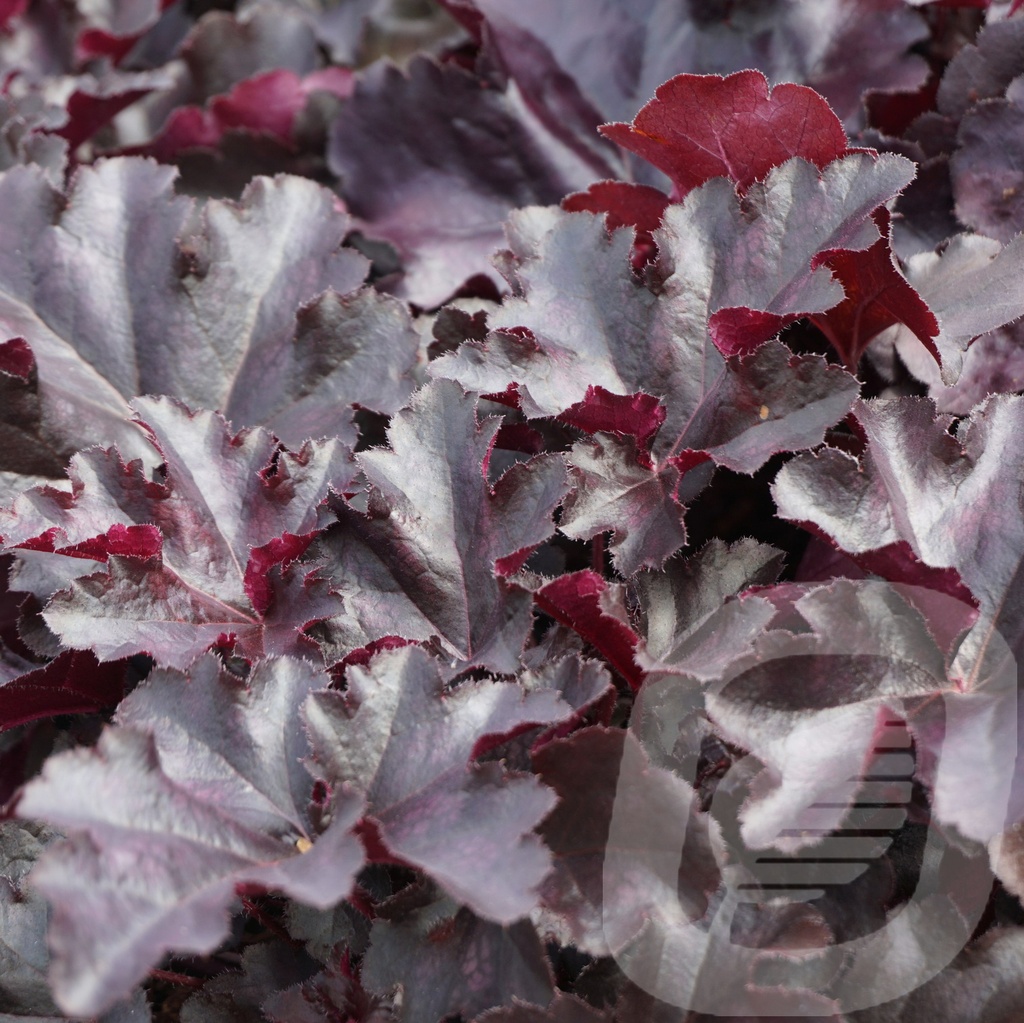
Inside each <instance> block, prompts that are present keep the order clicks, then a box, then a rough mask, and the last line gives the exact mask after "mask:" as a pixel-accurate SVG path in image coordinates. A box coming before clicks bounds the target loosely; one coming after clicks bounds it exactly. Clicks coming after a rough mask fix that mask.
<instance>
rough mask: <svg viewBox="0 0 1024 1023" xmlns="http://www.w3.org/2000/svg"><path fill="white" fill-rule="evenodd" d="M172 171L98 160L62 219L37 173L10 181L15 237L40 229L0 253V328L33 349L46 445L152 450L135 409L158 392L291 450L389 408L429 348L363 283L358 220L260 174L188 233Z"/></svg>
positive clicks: (23, 172) (401, 314) (1, 201)
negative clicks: (131, 412) (130, 406)
mask: <svg viewBox="0 0 1024 1023" xmlns="http://www.w3.org/2000/svg"><path fill="white" fill-rule="evenodd" d="M173 177H174V172H173V171H171V170H168V169H167V168H163V167H158V166H157V165H156V164H154V163H152V162H150V161H145V160H139V159H134V160H130V159H119V160H109V161H106V162H103V163H101V164H99V165H97V166H96V167H95V168H89V169H83V170H82V171H81V172H80V173H79V174H78V176H77V177H76V179H75V184H74V186H73V189H72V192H71V195H70V198H69V200H68V206H67V209H66V210H65V211H64V212H63V214H61V213H60V212H59V209H60V207H61V205H63V203H62V200H61V197H60V196H59V195H58V194H56V193H55V192H54V191H53V190H52V189H51V188H50V186H49V185H48V184H47V183H46V181H45V180H44V178H43V177H42V175H41V173H40V172H38V171H35V170H33V169H30V168H24V169H18V168H16V169H14V170H12V171H9V172H7V174H5V175H4V176H3V177H2V178H0V208H2V209H3V210H4V215H5V216H6V217H7V218H8V220H7V221H6V223H7V227H8V230H10V231H12V232H17V233H18V234H19V236H21V237H24V238H28V239H31V242H30V243H29V244H26V245H25V246H23V247H20V248H19V249H17V250H8V252H7V253H6V255H5V257H4V258H3V260H0V328H2V329H3V330H4V331H6V332H7V334H8V336H15V335H16V336H20V337H22V338H23V339H24V340H25V341H27V343H28V344H29V346H30V347H31V350H32V354H33V356H34V358H35V362H36V367H37V371H38V392H39V397H40V402H41V415H42V422H41V424H40V432H41V433H42V437H43V439H44V440H45V441H47V442H48V443H49V444H50V445H51V446H52V447H54V448H56V449H57V450H58V451H60V452H61V453H66V452H68V451H69V450H73V449H74V447H75V446H79V445H84V444H89V443H97V442H99V443H103V444H111V443H117V444H119V445H122V453H123V454H125V456H126V457H133V456H135V455H145V454H146V450H145V448H146V446H145V444H140V443H139V442H140V440H141V439H142V438H141V436H140V434H139V433H138V431H137V430H136V429H135V428H134V427H132V426H131V425H130V424H128V423H127V422H126V419H125V417H126V406H125V402H126V400H127V399H129V398H131V397H133V396H134V395H137V394H140V393H147V392H155V393H165V394H171V395H174V396H176V397H178V398H180V399H181V400H183V401H186V402H189V403H191V404H192V405H193V406H200V407H205V408H216V409H220V410H221V411H222V412H223V413H224V414H225V415H226V416H227V417H228V418H230V419H231V420H232V421H233V422H235V423H236V424H237V425H238V426H243V425H265V426H268V427H269V428H270V429H272V430H274V431H275V432H276V433H277V434H278V436H279V437H281V438H282V439H283V440H284V441H285V442H286V443H290V444H293V445H296V446H298V445H299V444H301V443H302V441H304V440H305V439H306V438H307V437H309V436H310V435H311V426H314V425H315V427H316V428H315V429H314V430H313V431H312V435H313V436H324V435H327V434H330V433H337V434H339V435H341V436H344V437H347V438H348V439H349V440H353V439H354V431H353V429H352V427H351V425H350V420H351V415H352V412H351V405H352V404H353V403H355V402H357V401H358V402H359V403H360V404H363V405H365V406H367V407H371V408H373V407H376V408H377V410H378V411H381V412H391V411H394V410H395V409H396V408H397V407H398V406H399V405H400V404H401V403H402V402H403V401H404V400H405V398H406V397H407V396H408V394H409V392H410V390H411V384H410V383H409V382H408V381H407V380H406V379H405V375H406V374H407V373H408V371H409V370H410V369H411V367H412V366H413V365H414V364H415V362H416V359H417V352H418V341H417V338H416V336H415V335H414V333H413V332H412V330H411V329H410V327H409V321H408V316H407V314H406V313H405V311H404V310H403V309H402V308H401V307H400V306H399V305H398V304H397V303H395V302H394V301H393V300H390V299H386V298H382V297H380V296H378V295H376V294H375V293H373V292H363V293H359V294H351V293H352V292H354V291H355V289H356V288H358V286H359V284H360V283H361V281H362V279H363V276H364V274H365V270H366V262H365V260H364V259H363V258H362V257H361V256H359V255H357V254H356V253H354V252H351V251H349V250H343V249H340V248H339V246H340V244H341V241H342V238H343V237H344V235H345V233H346V231H347V230H348V228H349V220H348V218H347V217H346V216H345V215H344V214H342V213H340V212H338V210H337V209H336V206H335V201H334V199H333V198H332V196H331V194H330V193H329V192H327V191H326V190H324V189H321V188H319V187H318V186H316V185H314V184H312V183H311V182H306V181H301V180H299V179H296V178H280V179H277V180H275V181H267V180H263V179H258V180H257V181H255V182H253V184H252V185H251V186H250V188H249V189H248V190H247V191H246V194H245V195H244V196H243V199H242V202H241V204H240V205H235V204H227V203H219V202H210V203H207V205H206V206H205V208H204V210H203V213H202V215H201V218H200V220H199V224H198V227H196V228H190V227H189V223H190V218H191V217H192V216H193V207H192V203H191V202H190V201H189V200H186V199H184V198H176V197H174V195H173V192H172V187H171V184H172V181H173ZM143 238H144V239H145V246H144V250H142V251H143V254H142V255H141V256H140V253H139V250H137V249H136V247H135V245H136V242H137V241H139V240H141V239H143ZM325 291H326V292H328V294H327V295H323V293H324V292H325ZM331 291H335V292H337V293H338V295H332V294H331ZM322 295H323V297H319V296H322ZM339 296H344V297H343V298H342V297H339ZM297 314H299V316H300V320H297V319H296V316H297ZM172 339H173V344H172V343H171V340H172ZM366 349H370V350H373V351H374V353H375V355H374V358H375V360H376V363H375V364H376V365H377V367H378V370H377V373H378V376H379V380H380V383H379V385H378V386H376V387H371V386H370V380H369V379H368V378H367V377H366V376H365V373H366V370H365V368H364V367H363V360H364V359H365V354H364V351H365V350H366ZM360 374H364V375H363V376H360ZM357 380H360V381H361V382H359V383H357V382H356V381H357ZM26 386H28V385H26ZM353 389H357V390H358V391H359V393H358V394H356V393H354V390H353ZM396 403H397V404H396ZM314 408H315V411H314ZM325 408H327V409H329V411H325Z"/></svg>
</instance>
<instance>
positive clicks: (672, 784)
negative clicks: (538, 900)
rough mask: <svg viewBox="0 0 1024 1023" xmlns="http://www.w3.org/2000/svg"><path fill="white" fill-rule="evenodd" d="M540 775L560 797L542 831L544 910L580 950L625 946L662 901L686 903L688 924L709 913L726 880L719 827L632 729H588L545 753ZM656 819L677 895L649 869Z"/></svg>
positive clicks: (539, 760) (538, 762) (539, 759)
mask: <svg viewBox="0 0 1024 1023" xmlns="http://www.w3.org/2000/svg"><path fill="white" fill-rule="evenodd" d="M627 760H628V761H629V767H628V768H625V767H623V766H622V765H623V764H624V763H625V761H627ZM620 768H621V775H622V777H620ZM534 769H535V770H536V771H537V773H538V775H539V776H540V778H541V779H542V780H543V781H544V782H545V783H546V784H548V785H551V786H552V787H553V788H554V789H555V791H556V792H557V793H558V796H559V802H558V805H557V807H556V808H555V811H554V812H553V813H552V814H551V815H550V816H549V817H548V818H547V819H546V820H545V821H544V824H543V826H542V828H541V834H542V835H543V837H544V841H545V842H546V843H547V844H548V846H549V847H550V848H551V850H552V852H553V853H554V855H555V873H554V875H553V876H552V877H551V878H550V880H549V881H548V882H547V884H546V885H545V887H544V891H543V895H544V904H545V906H546V907H547V908H548V909H549V910H550V911H551V912H553V913H556V914H557V915H558V916H559V917H560V918H561V919H562V920H563V921H564V924H565V926H566V927H567V928H568V931H569V933H570V934H571V935H572V939H573V942H574V943H575V944H576V945H577V946H578V947H579V948H581V949H583V950H585V951H588V952H590V953H592V954H594V955H607V954H608V952H609V951H610V950H613V951H619V950H621V948H622V947H623V946H625V945H626V944H627V942H628V940H629V939H633V938H634V937H636V936H637V934H638V933H639V932H641V931H642V930H643V929H644V922H645V920H649V919H650V916H651V909H652V908H653V907H654V906H656V905H658V904H661V905H666V907H667V908H668V903H669V902H677V901H682V902H685V903H686V904H687V908H688V909H689V911H690V914H691V918H693V919H699V918H700V917H701V916H702V915H703V913H704V911H705V909H706V908H707V907H708V905H709V899H710V896H711V894H712V893H713V892H714V891H715V890H716V889H717V887H718V884H719V880H720V878H719V872H718V867H717V865H716V863H715V858H714V855H713V853H712V850H711V845H710V841H711V839H710V835H711V833H713V832H714V831H715V830H716V828H717V826H716V825H715V824H714V823H713V822H712V821H711V820H710V819H709V818H706V817H704V816H703V815H700V814H699V813H698V812H697V808H696V806H695V802H694V795H693V790H692V789H691V788H690V786H689V785H687V784H686V782H684V781H683V780H682V779H681V778H679V777H678V776H676V775H674V774H672V773H671V772H670V771H666V770H663V769H662V768H660V767H656V766H654V765H653V764H651V763H650V762H649V761H648V759H647V757H646V755H645V754H644V752H643V750H642V748H641V747H640V745H639V743H638V742H637V741H636V739H635V738H634V736H633V735H632V733H631V732H628V731H625V730H623V729H614V728H613V729H605V728H588V729H584V730H583V731H581V732H577V733H576V734H575V735H574V736H572V737H571V738H569V739H564V740H561V741H558V742H552V743H548V744H547V745H546V746H544V747H543V748H542V749H540V750H539V751H538V752H537V753H535V755H534ZM654 821H657V822H659V827H660V828H661V836H660V838H659V839H658V840H657V848H658V850H659V852H660V853H661V856H662V858H663V859H664V858H665V855H666V853H668V852H669V851H671V853H673V854H674V860H673V863H674V869H670V870H669V871H668V876H669V877H671V879H672V880H673V881H676V882H677V885H676V886H672V887H676V889H677V890H675V891H671V892H669V891H668V888H669V885H667V883H666V878H665V877H662V876H659V870H658V867H657V866H655V867H653V868H652V864H651V855H652V849H651V848H650V847H649V846H648V845H647V844H646V842H647V841H648V840H649V839H650V837H651V827H652V822H654ZM634 841H635V845H634V844H633V842H634ZM633 853H635V856H634V855H633ZM668 911H669V912H671V908H669V909H668ZM610 942H613V943H614V946H613V948H612V949H609V943H610ZM698 965H699V964H698Z"/></svg>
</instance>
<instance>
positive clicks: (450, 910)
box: [362, 899, 554, 1023]
mask: <svg viewBox="0 0 1024 1023" xmlns="http://www.w3.org/2000/svg"><path fill="white" fill-rule="evenodd" d="M362 978H363V983H364V984H365V985H366V987H367V988H369V990H371V991H375V992H378V993H379V994H386V993H388V992H390V991H391V990H393V989H394V988H395V987H396V986H397V985H401V988H402V1009H401V1015H400V1019H401V1021H402V1023H437V1020H439V1019H443V1018H444V1017H446V1016H449V1015H451V1014H452V1013H461V1014H462V1016H463V1018H465V1019H471V1018H474V1017H476V1015H477V1014H478V1013H480V1012H482V1011H483V1010H485V1009H490V1008H492V1007H493V1006H496V1005H505V1004H508V1003H509V1002H511V1001H512V1000H513V999H515V998H518V999H520V1000H521V1001H524V1002H529V1003H532V1004H534V1005H540V1006H545V1005H547V1004H548V1003H549V1002H550V1001H551V999H552V997H553V996H554V985H553V984H552V978H551V973H550V967H549V966H548V962H547V959H546V958H545V956H544V947H543V946H542V945H541V942H540V939H539V937H538V936H537V932H536V930H535V929H534V926H533V924H531V923H530V921H529V920H521V921H519V922H518V923H514V924H512V925H511V926H507V927H502V926H500V925H498V924H494V923H489V922H487V921H485V920H481V919H479V917H475V916H474V915H473V914H472V913H471V912H470V911H469V910H468V909H465V908H463V909H459V908H458V906H457V905H456V904H455V903H453V902H452V901H451V900H450V899H443V900H441V901H439V902H435V903H432V904H430V905H426V906H424V907H423V908H421V909H418V910H417V911H415V912H413V913H411V914H409V915H408V916H406V917H405V918H404V919H402V920H400V921H396V922H391V921H389V920H379V921H377V922H376V923H374V925H373V931H372V933H371V939H370V948H369V951H368V952H367V953H366V958H365V959H364V961H363V974H362Z"/></svg>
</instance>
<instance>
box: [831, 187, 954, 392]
mask: <svg viewBox="0 0 1024 1023" xmlns="http://www.w3.org/2000/svg"><path fill="white" fill-rule="evenodd" d="M889 222H890V217H889V211H888V210H887V209H886V208H885V207H882V209H880V210H879V211H878V212H877V213H876V214H875V223H876V224H877V225H878V229H879V233H880V235H881V237H880V238H879V239H878V241H877V242H875V244H874V245H872V246H871V248H869V249H865V250H864V251H862V252H837V253H834V254H830V255H828V256H826V257H825V258H824V259H823V260H822V261H821V265H822V266H827V267H828V268H829V270H831V271H832V273H833V274H835V276H836V278H837V280H838V281H839V283H840V284H842V286H843V291H845V292H846V298H844V299H843V301H842V302H840V303H839V305H837V306H834V307H833V308H832V309H830V310H829V311H828V312H826V313H818V314H817V315H815V316H812V317H811V321H812V322H813V323H814V325H815V326H816V327H817V328H818V329H819V330H820V331H821V332H822V333H823V334H824V335H825V336H826V337H827V338H828V339H829V341H830V342H831V344H832V347H833V348H834V349H835V350H836V351H837V352H838V353H839V356H840V358H842V360H843V364H844V365H845V366H846V367H847V369H849V370H850V371H851V372H854V371H856V368H857V365H858V363H859V362H860V359H861V356H862V355H863V354H864V350H865V349H866V348H867V346H868V344H869V342H870V341H871V340H872V339H873V338H874V337H876V336H877V335H878V334H880V333H881V332H882V331H883V330H885V329H886V327H891V326H892V325H893V324H895V323H902V324H904V325H905V327H906V328H907V330H908V331H910V332H911V333H912V334H913V335H914V336H915V337H916V338H917V339H918V340H919V341H920V342H921V344H922V345H924V347H925V348H927V349H928V351H929V352H930V354H931V355H933V356H934V357H935V359H936V361H938V358H939V356H938V352H937V350H936V348H935V342H934V340H933V339H934V338H935V336H936V335H937V334H938V333H939V323H938V320H936V319H935V314H934V313H933V312H932V311H931V310H930V309H929V308H928V306H927V305H926V304H925V302H924V300H923V299H922V298H921V296H920V295H918V293H917V292H916V291H914V289H913V288H912V287H911V286H910V285H909V284H908V283H907V279H906V278H905V277H904V276H903V274H902V273H900V270H899V267H898V266H897V265H896V262H895V259H894V257H893V252H892V234H891V231H890V227H889Z"/></svg>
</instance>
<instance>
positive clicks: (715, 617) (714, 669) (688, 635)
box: [630, 540, 782, 679]
mask: <svg viewBox="0 0 1024 1023" xmlns="http://www.w3.org/2000/svg"><path fill="white" fill-rule="evenodd" d="M781 558H782V552H781V551H778V550H776V549H775V548H773V547H768V546H766V545H764V544H758V543H756V542H755V541H753V540H740V541H737V542H736V543H734V544H731V545H730V544H725V543H722V542H721V541H718V540H713V541H712V542H711V543H709V544H707V545H706V546H704V547H703V548H702V549H701V550H700V551H699V552H698V553H696V554H694V555H692V556H691V557H689V558H687V559H686V560H685V561H680V560H672V561H670V562H669V563H668V564H666V565H665V567H664V569H663V571H661V572H650V571H647V572H641V573H639V574H638V575H637V576H636V577H635V578H633V579H631V580H630V586H631V588H632V589H633V593H634V595H635V599H636V602H637V605H638V631H639V634H640V640H641V643H640V646H639V649H638V652H637V655H636V657H637V662H638V663H639V664H641V665H642V666H643V667H644V668H645V670H646V671H648V672H651V673H655V675H661V674H662V673H669V674H676V673H678V674H686V675H690V676H693V677H695V678H704V679H712V678H717V677H719V674H720V673H721V671H722V670H723V669H724V668H725V667H726V666H727V665H728V664H730V663H731V662H732V661H734V660H736V659H738V658H739V657H741V656H743V655H744V654H746V653H749V652H750V651H751V650H752V645H753V643H754V641H755V640H756V638H757V637H758V636H759V635H760V634H761V631H762V630H763V628H764V627H765V626H766V625H767V624H768V623H769V622H770V621H771V620H772V617H773V615H774V611H773V609H772V608H771V607H770V606H768V602H767V601H766V600H765V599H764V598H763V597H760V596H747V597H743V598H742V599H741V600H739V601H730V600H729V598H731V597H733V596H735V595H737V594H742V593H743V591H744V590H747V589H749V588H751V587H760V586H765V585H768V584H770V583H773V582H774V581H775V579H776V578H777V577H778V575H779V572H780V571H781V568H782V563H781ZM755 592H756V591H755ZM727 602H728V606H727V607H726V606H725V605H726V604H727Z"/></svg>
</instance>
